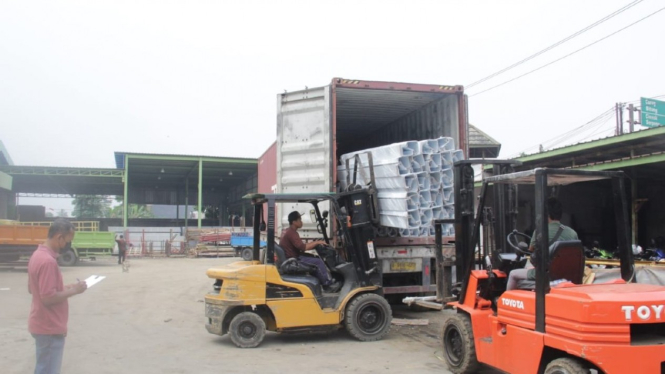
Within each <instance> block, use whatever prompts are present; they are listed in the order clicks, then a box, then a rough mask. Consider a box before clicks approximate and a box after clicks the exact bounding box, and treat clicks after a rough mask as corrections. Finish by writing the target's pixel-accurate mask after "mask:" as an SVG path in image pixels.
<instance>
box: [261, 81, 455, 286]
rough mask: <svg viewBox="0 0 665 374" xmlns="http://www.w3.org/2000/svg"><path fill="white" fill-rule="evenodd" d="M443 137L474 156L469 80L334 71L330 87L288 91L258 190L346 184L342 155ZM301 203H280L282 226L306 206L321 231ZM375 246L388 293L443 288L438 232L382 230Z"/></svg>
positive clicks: (311, 228) (309, 225) (306, 231)
mask: <svg viewBox="0 0 665 374" xmlns="http://www.w3.org/2000/svg"><path fill="white" fill-rule="evenodd" d="M439 137H449V138H452V139H453V141H454V143H455V148H457V149H461V150H462V151H463V153H464V156H465V157H468V140H467V139H468V115H467V97H466V95H465V94H464V89H463V87H462V86H459V85H453V86H450V85H433V84H411V83H394V82H377V81H362V80H351V79H342V78H334V79H333V80H332V81H331V82H330V84H328V85H326V86H323V87H317V88H307V89H305V90H300V91H294V92H286V93H280V94H278V95H277V140H276V142H275V144H274V145H272V146H271V147H270V148H269V149H268V150H267V151H266V153H264V154H263V155H262V156H261V158H260V159H259V171H258V174H259V175H258V183H259V191H258V192H259V193H273V192H276V193H316V192H341V190H340V189H341V187H340V185H339V183H338V176H337V165H338V164H339V162H340V156H341V155H343V154H346V153H350V152H356V151H360V150H364V149H368V148H373V147H378V146H383V145H387V144H392V143H398V142H404V141H420V140H425V139H435V138H439ZM272 165H274V168H275V169H271V167H272ZM273 170H276V172H273ZM301 205H302V204H295V203H294V204H281V206H279V207H277V210H278V214H277V216H276V217H278V218H277V227H278V230H277V232H278V233H280V232H281V231H282V230H283V229H285V228H286V227H287V226H288V221H287V218H286V217H287V215H288V214H289V212H291V211H294V210H297V211H299V212H300V213H301V214H303V223H304V227H303V228H302V229H301V230H300V234H301V237H302V238H303V239H314V238H320V237H321V234H320V233H319V232H318V229H317V227H316V224H315V220H310V219H309V216H310V214H309V213H311V212H309V207H306V206H305V205H302V206H301ZM322 209H323V208H322ZM331 222H334V220H331ZM329 229H330V230H331V232H334V230H333V229H332V228H329ZM331 234H332V233H331ZM333 238H334V237H333ZM452 240H453V238H452V237H447V238H444V241H445V242H447V241H452ZM374 248H375V250H376V256H377V258H378V259H379V262H380V266H379V267H380V271H381V274H382V279H383V291H384V294H386V296H387V297H389V298H390V296H391V295H394V296H395V297H401V296H404V295H406V294H409V295H423V294H430V293H434V292H435V291H436V285H435V281H434V280H435V272H436V260H435V259H436V256H435V243H434V237H433V236H431V237H379V238H376V239H375V241H374ZM444 251H447V252H448V254H450V255H451V256H452V254H453V253H454V248H453V246H452V245H451V246H444Z"/></svg>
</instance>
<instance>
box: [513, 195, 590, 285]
mask: <svg viewBox="0 0 665 374" xmlns="http://www.w3.org/2000/svg"><path fill="white" fill-rule="evenodd" d="M562 215H563V207H562V206H561V202H560V201H559V200H558V199H556V198H555V197H550V198H549V199H547V222H548V224H547V230H548V237H549V239H550V245H551V244H553V242H554V241H553V239H555V237H556V234H557V232H558V231H559V230H561V232H560V233H559V236H558V237H556V241H563V240H577V233H576V232H575V230H573V229H571V228H570V227H568V226H564V225H562V224H561V222H559V221H560V220H561V216H562ZM535 244H536V233H535V231H534V233H533V236H532V237H531V244H530V245H529V251H530V252H534V251H536V249H535ZM533 258H534V257H533V256H532V257H531V259H532V261H533ZM525 279H528V280H536V269H535V268H530V269H515V270H513V271H511V272H510V276H509V277H508V284H507V286H506V290H508V291H509V290H514V289H516V288H517V284H518V283H519V282H520V281H522V280H525ZM553 280H554V279H553Z"/></svg>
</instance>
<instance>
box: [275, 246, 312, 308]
mask: <svg viewBox="0 0 665 374" xmlns="http://www.w3.org/2000/svg"><path fill="white" fill-rule="evenodd" d="M275 254H276V255H277V258H276V259H275V266H277V271H278V272H279V275H280V277H281V278H282V280H284V281H286V282H292V283H300V284H304V285H305V286H307V287H309V289H310V290H312V292H313V293H314V295H315V296H317V297H318V296H321V293H322V292H323V291H322V289H321V281H319V279H318V278H317V277H314V276H312V275H310V274H311V270H303V271H302V272H299V273H296V274H288V275H287V274H282V271H281V267H282V264H283V263H284V262H285V261H286V254H285V253H284V248H282V247H280V246H278V245H277V244H275Z"/></svg>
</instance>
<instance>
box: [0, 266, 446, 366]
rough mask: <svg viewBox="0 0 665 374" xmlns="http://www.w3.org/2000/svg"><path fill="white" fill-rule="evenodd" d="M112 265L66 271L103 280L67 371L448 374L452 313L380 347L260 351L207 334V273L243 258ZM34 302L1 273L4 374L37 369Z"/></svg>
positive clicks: (72, 333) (432, 317)
mask: <svg viewBox="0 0 665 374" xmlns="http://www.w3.org/2000/svg"><path fill="white" fill-rule="evenodd" d="M114 260H115V261H117V260H116V259H115V258H114V259H106V260H103V261H94V262H93V261H85V262H81V263H79V265H77V266H75V267H63V268H62V273H63V277H64V280H65V284H67V283H73V282H75V281H76V278H80V279H84V278H87V277H88V276H90V275H93V274H96V275H105V276H106V277H107V278H106V279H105V280H103V281H102V282H101V283H98V284H97V285H95V286H94V287H92V288H90V289H88V290H87V291H86V292H85V293H84V294H82V295H78V296H75V297H73V298H71V299H69V310H70V317H69V335H68V337H67V341H66V346H65V357H64V362H63V368H62V369H63V370H62V371H63V373H68V374H77V373H81V374H89V373H193V372H196V373H219V372H225V373H259V372H260V373H283V372H286V371H290V372H314V373H317V374H319V373H339V372H340V371H343V372H357V373H384V372H395V373H401V372H415V373H448V371H447V366H446V364H445V362H444V361H443V358H442V354H441V349H442V347H441V338H440V335H441V331H442V324H443V321H444V319H445V318H446V313H447V312H411V311H409V310H408V309H406V308H405V307H403V306H394V309H393V313H394V316H395V317H398V318H417V319H428V320H429V322H430V324H429V325H428V326H393V327H392V329H391V331H390V333H389V334H388V336H387V337H386V338H385V339H384V340H382V341H379V342H371V343H362V342H358V341H356V340H354V339H353V338H352V337H351V336H350V335H349V334H347V333H346V332H345V331H344V330H340V331H337V332H335V333H329V334H316V335H283V334H276V333H268V334H267V336H266V338H265V340H264V341H263V343H262V345H261V346H259V347H258V348H255V349H240V348H236V346H235V345H233V343H232V342H231V340H230V339H229V337H228V336H224V337H220V336H215V335H211V334H208V332H207V331H206V330H205V327H204V323H205V319H204V311H203V309H204V303H203V296H204V295H205V294H206V293H207V292H208V291H209V290H211V289H212V283H213V282H212V280H210V279H209V278H207V277H206V275H205V271H206V269H208V268H209V267H211V266H214V265H217V264H223V263H226V262H230V261H235V260H237V259H188V258H180V259H175V258H168V259H167V258H165V259H132V260H130V269H129V272H128V273H123V272H122V269H121V267H120V266H119V265H118V264H117V263H116V262H114ZM30 302H31V296H30V295H29V294H28V292H27V271H26V269H25V268H20V267H19V268H15V269H4V270H0V362H2V372H3V373H29V372H32V371H33V370H34V356H35V353H34V340H33V339H32V337H31V336H30V334H29V333H28V331H27V318H28V314H29V311H30Z"/></svg>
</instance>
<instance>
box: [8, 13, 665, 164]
mask: <svg viewBox="0 0 665 374" xmlns="http://www.w3.org/2000/svg"><path fill="white" fill-rule="evenodd" d="M630 2H631V1H629V0H620V1H618V0H602V1H601V0H596V1H579V0H575V1H549V2H545V1H533V0H529V1H413V0H410V1H339V0H338V1H329V2H328V1H326V2H323V1H191V0H190V1H45V2H37V1H7V0H4V1H1V2H0V129H1V131H0V139H1V140H2V141H3V142H4V144H5V146H6V148H7V150H8V151H9V153H10V155H11V157H12V158H13V160H14V163H16V164H18V165H47V166H79V167H115V162H114V158H113V152H114V151H130V152H150V153H176V154H197V155H198V154H203V155H213V156H228V157H258V156H259V155H261V154H262V153H263V152H264V151H265V150H266V148H267V147H268V146H269V145H270V144H271V143H272V142H273V141H274V140H275V129H276V126H275V108H276V95H277V94H278V93H280V92H283V91H284V90H285V89H286V90H289V91H293V90H299V89H303V88H304V87H305V86H309V87H315V86H322V85H326V84H328V83H329V82H330V80H331V78H333V77H343V78H353V79H362V80H382V81H398V82H413V83H431V84H461V85H468V84H470V83H472V82H475V81H476V80H478V79H480V78H483V77H485V76H487V75H489V74H491V73H493V72H495V71H497V70H500V69H502V68H504V67H506V66H508V65H511V64H512V63H514V62H517V61H519V60H521V59H523V58H524V57H527V56H529V55H531V54H532V53H534V52H537V51H539V50H541V49H543V48H545V47H547V46H549V45H551V44H553V43H555V42H557V41H559V40H561V39H563V38H565V37H567V36H569V35H570V34H572V33H574V32H576V31H578V30H580V29H582V28H584V27H586V26H588V25H590V24H592V23H593V22H595V21H597V20H599V19H601V18H603V17H604V16H606V15H608V14H610V13H612V12H614V11H616V10H618V9H619V8H621V7H623V6H625V5H627V4H628V3H630ZM662 7H665V1H663V0H645V1H642V2H641V3H639V4H637V5H635V6H634V7H632V8H630V9H629V10H627V11H625V12H623V13H621V14H619V15H618V16H616V17H615V18H612V19H611V20H609V21H607V22H605V23H603V24H601V25H600V26H598V27H596V28H594V29H592V30H590V31H588V32H585V33H583V34H582V35H580V36H579V37H577V38H575V39H573V40H571V41H569V42H567V43H565V44H563V45H561V46H559V47H557V48H554V49H552V50H551V51H549V52H547V53H545V54H543V55H541V56H539V57H537V58H535V59H533V60H531V61H529V62H528V63H525V64H523V65H520V66H519V67H518V68H516V69H513V70H511V71H509V72H507V73H505V74H501V75H499V76H497V77H496V78H494V79H491V80H488V81H487V82H485V83H483V84H480V85H477V86H475V87H473V88H472V89H468V90H467V92H468V93H469V94H470V95H473V93H477V92H479V91H482V90H483V89H486V88H489V87H492V86H494V85H496V84H499V83H502V82H504V81H506V80H508V79H511V78H513V77H516V76H518V75H521V74H523V73H525V72H527V71H530V70H532V69H534V68H537V67H539V66H541V65H544V64H546V63H549V62H551V61H553V60H555V59H557V58H559V57H561V56H564V55H566V54H568V53H570V52H572V51H574V50H577V49H579V48H581V47H583V46H585V45H587V44H589V43H592V42H594V41H596V40H598V39H600V38H602V37H604V36H606V35H608V34H610V33H612V32H614V31H616V30H618V29H620V28H622V27H624V26H626V25H628V24H630V23H632V22H634V21H637V20H638V19H640V18H642V17H644V16H646V15H648V14H650V13H652V12H654V11H656V10H658V9H660V8H662ZM663 35H665V11H663V12H660V13H658V14H656V15H654V16H653V17H651V18H649V19H646V20H644V21H643V22H640V23H638V24H636V25H635V26H632V27H630V28H628V29H626V30H625V31H622V32H620V33H618V34H617V35H615V36H612V37H610V38H608V39H606V40H604V41H602V42H600V43H598V44H596V45H593V46H591V47H589V48H587V49H585V50H583V51H581V52H579V53H577V54H575V55H572V56H570V57H568V58H565V59H563V60H562V61H560V62H558V63H555V64H553V65H551V66H549V67H546V68H544V69H542V70H540V71H537V72H535V73H533V74H530V75H528V76H525V77H523V78H520V79H518V80H516V81H514V82H512V83H509V84H506V85H504V86H502V87H499V88H496V89H494V90H491V91H489V92H486V93H483V94H480V95H477V96H471V97H470V99H469V117H470V122H471V123H473V124H475V125H476V126H478V127H479V128H480V129H482V130H483V131H485V132H486V133H488V134H489V135H490V136H492V137H494V138H495V139H497V140H498V141H499V142H501V143H502V144H503V150H502V156H503V157H507V156H511V155H514V154H515V153H518V152H520V151H523V150H526V149H527V148H529V147H530V146H534V145H535V146H537V145H538V144H540V143H543V142H544V141H546V140H549V139H551V138H553V137H555V136H557V135H559V134H561V133H564V132H566V131H568V130H571V129H574V128H577V127H579V126H580V125H582V124H584V123H586V122H588V121H589V120H591V119H593V118H594V117H596V116H597V115H599V114H601V113H603V112H604V111H606V110H607V109H609V108H610V107H612V106H613V105H614V103H615V102H619V101H621V102H625V101H634V100H638V99H639V98H640V97H641V96H647V97H654V96H657V95H665V65H664V64H663V61H665V48H663V45H664V43H663ZM664 100H665V99H664ZM613 123H614V119H613V118H608V119H607V123H606V124H605V128H606V129H607V131H606V133H607V134H609V132H610V131H611V128H612V127H613ZM601 130H602V129H601ZM598 134H600V135H603V134H605V133H603V132H602V131H598Z"/></svg>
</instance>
